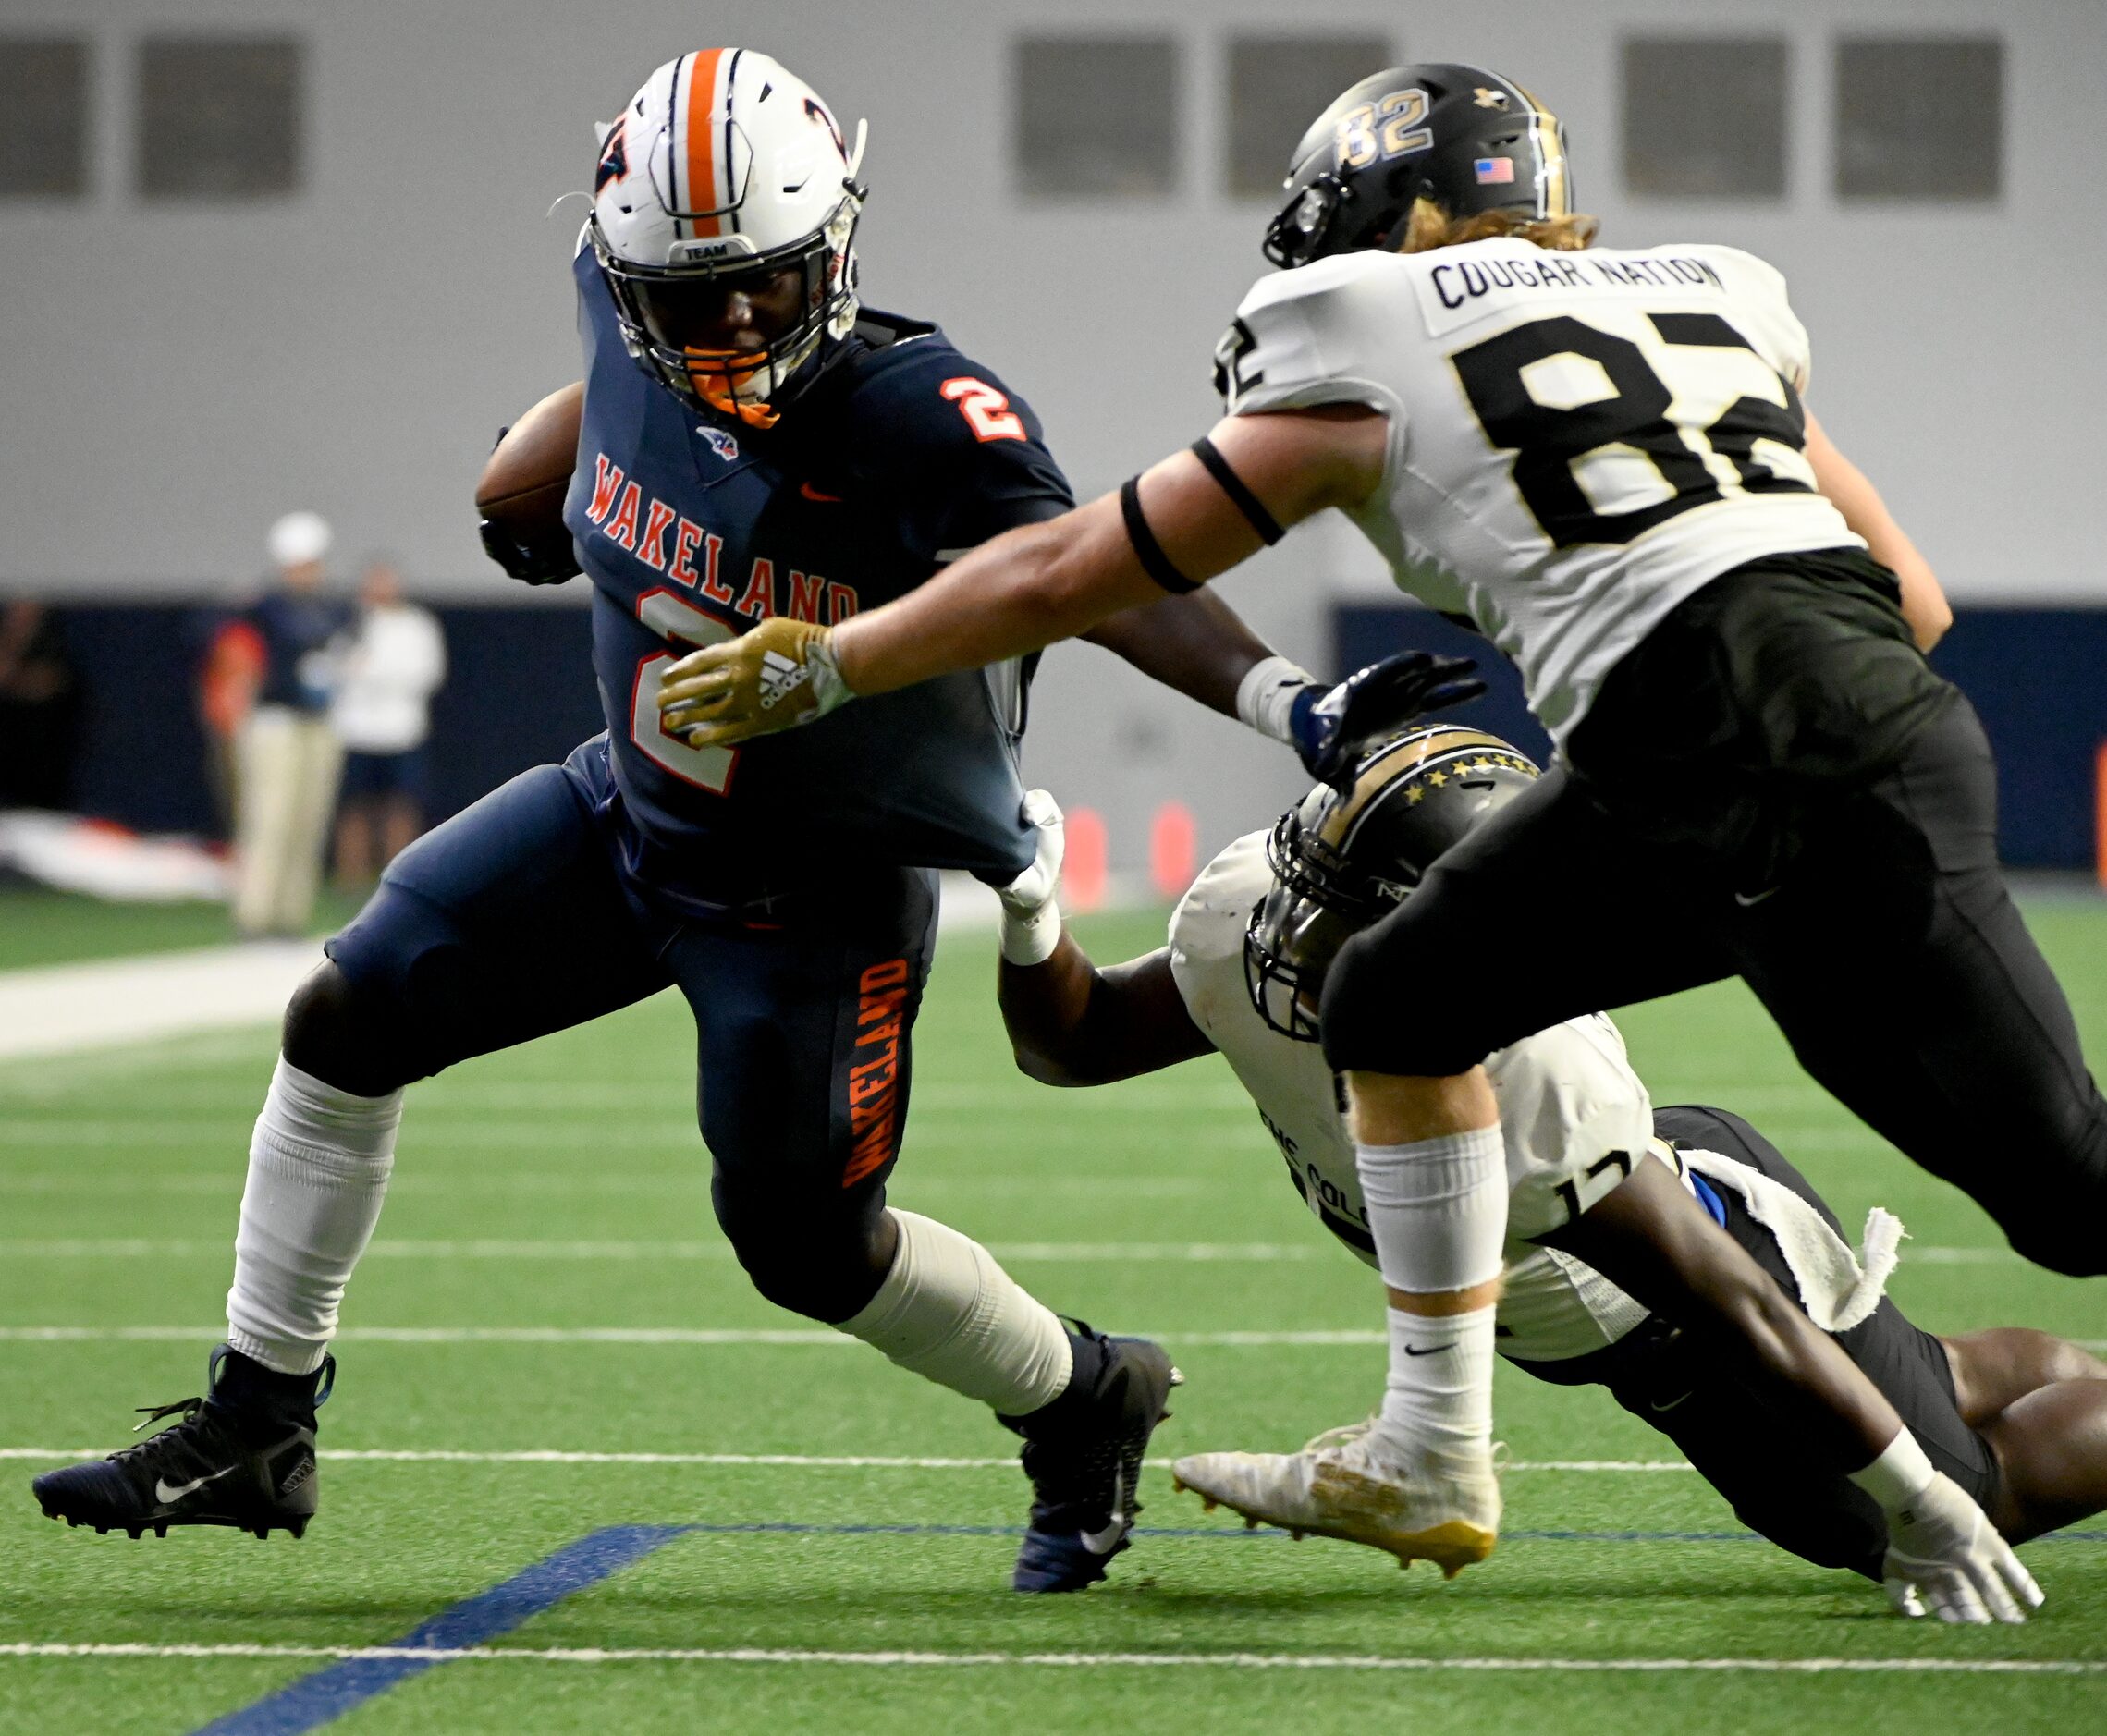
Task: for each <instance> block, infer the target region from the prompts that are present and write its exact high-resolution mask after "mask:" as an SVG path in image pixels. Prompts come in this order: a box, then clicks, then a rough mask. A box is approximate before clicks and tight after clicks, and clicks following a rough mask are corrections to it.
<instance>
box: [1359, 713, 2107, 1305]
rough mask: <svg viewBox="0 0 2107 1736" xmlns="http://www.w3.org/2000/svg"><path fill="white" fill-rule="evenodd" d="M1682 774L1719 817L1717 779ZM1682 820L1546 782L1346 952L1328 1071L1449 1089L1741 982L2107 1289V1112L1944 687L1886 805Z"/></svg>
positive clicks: (1827, 1070)
mask: <svg viewBox="0 0 2107 1736" xmlns="http://www.w3.org/2000/svg"><path fill="white" fill-rule="evenodd" d="M1612 679H1614V678H1612ZM1933 679H1935V678H1933ZM1941 685H1942V686H1943V684H1941ZM1675 775H1676V776H1684V777H1687V778H1689V779H1691V780H1692V781H1693V782H1694V783H1697V784H1699V785H1703V786H1704V789H1702V790H1700V793H1699V794H1698V796H1697V801H1698V802H1699V803H1703V802H1706V801H1709V800H1710V795H1709V789H1710V786H1709V783H1707V781H1706V779H1707V774H1706V766H1705V764H1704V756H1703V755H1700V756H1699V757H1698V758H1697V760H1696V761H1694V762H1691V763H1687V764H1684V765H1683V766H1682V767H1681V768H1680V769H1679V771H1678V772H1677V773H1676V774H1675ZM1734 776H1735V773H1734V771H1733V767H1731V766H1729V767H1727V768H1726V769H1725V770H1724V771H1723V772H1722V774H1721V778H1720V780H1719V781H1720V782H1721V783H1722V784H1731V783H1732V782H1733V778H1734ZM1674 794H1675V792H1674V791H1672V790H1669V791H1665V792H1663V793H1662V802H1663V806H1664V807H1666V808H1669V809H1671V810H1673V809H1674V808H1675V802H1674ZM1690 814H1691V811H1690V810H1689V809H1688V808H1687V807H1685V808H1684V809H1682V810H1680V811H1678V812H1673V813H1671V815H1670V819H1669V822H1668V823H1667V824H1665V825H1661V826H1660V827H1658V828H1652V829H1650V830H1649V828H1648V825H1646V824H1645V820H1644V817H1643V816H1639V817H1635V813H1634V811H1633V808H1632V805H1631V801H1630V798H1629V796H1628V795H1627V794H1626V793H1625V792H1624V791H1623V790H1618V791H1615V792H1613V793H1612V794H1611V797H1610V798H1609V799H1608V800H1605V798H1604V796H1603V793H1602V791H1601V789H1599V786H1596V785H1593V784H1591V783H1590V782H1589V781H1588V780H1587V779H1586V778H1585V777H1582V776H1576V775H1575V774H1574V772H1572V771H1570V770H1568V769H1565V768H1561V769H1559V770H1555V771H1553V772H1551V773H1550V774H1549V775H1548V776H1545V777H1544V778H1543V779H1542V780H1541V781H1540V782H1539V783H1538V784H1537V786H1536V787H1535V788H1534V789H1530V790H1529V791H1527V792H1525V794H1524V795H1523V796H1521V797H1520V798H1519V799H1517V800H1516V801H1513V802H1512V803H1511V804H1509V805H1508V806H1507V807H1506V808H1504V809H1502V810H1501V812H1500V813H1497V814H1496V815H1494V816H1493V817H1492V818H1491V819H1490V820H1488V822H1487V823H1486V824H1485V825H1483V826H1482V827H1480V828H1479V829H1478V830H1477V831H1476V832H1473V833H1472V834H1471V835H1470V836H1469V837H1467V838H1465V839H1464V841H1463V842H1462V843H1461V844H1459V845H1458V846H1456V848H1454V849H1453V850H1450V851H1449V852H1448V853H1447V854H1446V855H1444V856H1443V857H1441V858H1440V860H1439V862H1437V863H1436V864H1435V866H1434V867H1433V869H1432V870H1431V871H1430V872H1429V873H1428V874H1427V878H1426V880H1425V882H1424V883H1423V884H1422V886H1421V887H1420V888H1419V890H1417V891H1416V892H1415V893H1414V894H1413V895H1412V897H1410V898H1409V899H1406V900H1405V901H1404V903H1403V905H1401V906H1400V907H1399V909H1398V910H1397V911H1395V912H1393V913H1392V914H1391V915H1390V917H1388V918H1386V919H1385V920H1384V921H1383V922H1381V923H1378V924H1377V925H1376V926H1375V927H1373V928H1371V929H1369V930H1367V931H1366V932H1365V933H1363V934H1362V935H1357V936H1356V937H1355V938H1354V940H1353V941H1351V942H1349V943H1348V945H1347V947H1346V948H1345V949H1343V950H1342V951H1341V954H1340V957H1339V960H1338V961H1337V963H1335V964H1334V965H1333V967H1332V969H1331V972H1330V973H1329V978H1328V980H1327V982H1326V984H1325V993H1324V1004H1323V1034H1324V1047H1325V1055H1326V1057H1327V1058H1328V1059H1329V1061H1330V1063H1331V1065H1332V1066H1333V1067H1334V1068H1338V1069H1341V1070H1346V1069H1358V1070H1367V1071H1371V1072H1380V1073H1392V1074H1403V1075H1411V1076H1420V1077H1439V1076H1445V1075H1449V1074H1453V1073H1459V1072H1464V1071H1466V1070H1468V1069H1469V1068H1471V1067H1472V1066H1473V1065H1475V1064H1476V1062H1478V1061H1480V1060H1482V1059H1483V1058H1484V1057H1486V1056H1487V1055H1488V1054H1490V1053H1491V1052H1492V1051H1493V1050H1495V1049H1498V1048H1502V1047H1504V1046H1506V1045H1508V1044H1510V1043H1513V1042H1514V1041H1515V1040H1516V1039H1518V1038H1520V1037H1524V1036H1526V1035H1528V1034H1530V1033H1533V1032H1537V1031H1540V1030H1542V1029H1544V1028H1545V1027H1546V1026H1548V1025H1551V1024H1555V1023H1557V1022H1559V1021H1562V1020H1564V1019H1569V1018H1573V1017H1574V1016H1576V1015H1578V1014H1581V1013H1585V1012H1589V1011H1593V1010H1595V1009H1599V1008H1615V1007H1620V1006H1625V1005H1628V1004H1630V1003H1633V1002H1635V1001H1644V1000H1651V999H1654V998H1656V997H1658V996H1663V995H1672V994H1674V993H1676V992H1678V991H1679V990H1682V989H1686V988H1692V987H1695V986H1697V984H1703V983H1709V982H1714V981H1716V980H1718V979H1720V978H1721V977H1726V976H1733V975H1739V976H1741V977H1742V978H1744V979H1745V980H1746V982H1747V984H1748V985H1749V987H1750V988H1752V989H1753V990H1754V991H1755V992H1756V994H1757V996H1758V997H1759V998H1760V999H1761V1000H1762V1002H1763V1004H1764V1006H1765V1007H1766V1008H1768V1009H1770V1014H1771V1016H1772V1017H1773V1018H1774V1019H1776V1021H1778V1025H1779V1028H1780V1030H1782V1032H1783V1033H1784V1034H1785V1036H1786V1038H1787V1040H1788V1041H1789V1042H1790V1043H1791V1044H1792V1045H1793V1050H1794V1053H1795V1055H1796V1056H1797V1057H1799V1060H1800V1063H1801V1065H1802V1066H1804V1067H1805V1068H1806V1069H1807V1071H1808V1072H1809V1073H1811V1074H1812V1075H1813V1076H1814V1077H1815V1078H1816V1079H1817V1080H1818V1081H1819V1082H1821V1084H1823V1085H1824V1086H1826V1087H1827V1088H1828V1089H1829V1090H1830V1091H1831V1092H1832V1093H1833V1094H1835V1095H1836V1096H1837V1097H1838V1098H1840V1099H1841V1100H1842V1101H1843V1102H1844V1104H1845V1105H1847V1106H1849V1107H1850V1108H1851V1109H1853V1110H1854V1111H1855V1112H1856V1114H1858V1115H1859V1116H1860V1117H1862V1118H1863V1119H1865V1121H1866V1122H1867V1123H1868V1125H1869V1126H1870V1127H1872V1128H1873V1129H1874V1130H1875V1131H1878V1132H1879V1133H1880V1134H1881V1135H1882V1136H1883V1137H1885V1138H1886V1139H1888V1140H1890V1141H1892V1142H1893V1143H1894V1144H1895V1145H1896V1146H1898V1147H1899V1148H1900V1149H1901V1150H1902V1151H1904V1152H1905V1153H1906V1154H1907V1155H1909V1156H1910V1157H1912V1158H1914V1159H1915V1160H1916V1161H1917V1163H1919V1164H1921V1165H1922V1166H1923V1167H1924V1168H1927V1169H1929V1171H1930V1172H1931V1173H1932V1174H1934V1175H1936V1176H1939V1177H1942V1179H1944V1180H1948V1181H1951V1182H1953V1183H1954V1185H1955V1186H1957V1187H1959V1188H1961V1189H1962V1190H1963V1191H1965V1192H1967V1193H1968V1194H1969V1195H1971V1196H1972V1197H1973V1198H1974V1199H1975V1200H1976V1201H1977V1202H1978V1204H1981V1205H1982V1207H1983V1208H1984V1209H1985V1210H1986V1211H1988V1212H1989V1213H1990V1215H1991V1216H1992V1217H1994V1218H1995V1219H1996V1220H1997V1222H1998V1224H1999V1226H2000V1227H2001V1228H2002V1229H2003V1231H2004V1233H2005V1235H2006V1236H2007V1238H2009V1240H2010V1241H2011V1243H2012V1245H2013V1247H2014V1248H2015V1249H2016V1250H2017V1251H2018V1252H2019V1253H2022V1254H2025V1255H2026V1256H2027V1258H2028V1259H2031V1260H2034V1261H2037V1262H2039V1263H2040V1265H2045V1266H2048V1267H2051V1268H2052V1269H2053V1270H2055V1271H2059V1272H2065V1273H2070V1274H2073V1275H2080V1276H2083V1275H2093V1274H2098V1273H2102V1272H2107V1101H2103V1100H2102V1098H2101V1094H2100V1091H2099V1089H2098V1087H2097V1086H2096V1085H2095V1084H2094V1082H2093V1081H2092V1078H2091V1075H2090V1074H2089V1072H2088V1070H2087V1069H2086V1065H2085V1059H2084V1056H2083V1054H2082V1052H2081V1050H2080V1048H2079V1045H2078V1039H2077V1031H2076V1025H2075V1023H2074V1021H2073V1020H2072V1018H2071V1012H2070V1008H2069V1005H2068V1003H2067V1002H2066V1001H2065V999H2064V995H2063V991H2062V989H2061V987H2060V986H2059V985H2058V984H2057V982H2056V979H2055V977H2054V975H2053V974H2052V972H2051V971H2050V970H2049V967H2048V965H2047V963H2046V962H2045V961H2044V960H2042V958H2041V955H2040V951H2039V950H2038V949H2037V948H2036V947H2035V945H2034V942H2033V939H2032V937H2031V936H2030V935H2028V934H2027V928H2026V924H2025V923H2023V922H2022V921H2021V920H2020V916H2019V912H2018V911H2017V910H2016V909H2015V907H2014V905H2013V903H2012V899H2011V898H2010V896H2009V894H2008V893H2007V892H2006V890H2005V887H2004V883H2003V877H2002V875H2001V874H2000V872H1999V868H1998V862H1997V850H1996V784H1995V771H1994V766H1993V764H1992V762H1991V752H1990V744H1989V742H1988V741H1987V740H1986V739H1985V738H1984V735H1983V732H1982V727H1981V725H1980V724H1979V722H1978V720H1977V718H1976V715H1975V712H1974V709H1973V708H1972V707H1971V706H1970V705H1969V704H1968V703H1967V702H1966V700H1965V699H1964V698H1963V697H1962V696H1961V695H1960V694H1959V693H1958V692H1957V691H1953V690H1951V689H1947V690H1946V696H1945V698H1944V699H1943V700H1942V701H1941V703H1938V704H1937V705H1936V706H1935V707H1933V708H1932V713H1931V716H1930V718H1929V722H1923V723H1919V724H1917V726H1916V727H1915V728H1914V733H1912V734H1910V735H1909V737H1908V739H1907V740H1906V741H1905V742H1904V743H1902V744H1901V745H1900V747H1899V748H1898V749H1897V750H1896V751H1895V754H1894V756H1893V764H1891V765H1890V766H1889V767H1888V769H1886V771H1885V772H1884V773H1882V774H1881V775H1880V776H1875V777H1873V778H1872V780H1871V781H1870V782H1869V783H1867V784H1864V785H1862V786H1861V787H1858V788H1856V789H1853V788H1848V787H1844V788H1839V787H1838V786H1837V784H1836V783H1834V782H1831V783H1830V784H1827V785H1818V784H1805V783H1804V784H1802V785H1800V786H1798V787H1796V788H1795V791H1794V793H1793V794H1792V796H1791V798H1790V800H1789V801H1788V802H1786V803H1785V818H1784V819H1783V820H1782V821H1778V823H1777V824H1775V825H1770V827H1769V829H1770V833H1772V834H1774V836H1770V837H1767V838H1758V839H1757V840H1756V842H1755V843H1753V844H1752V843H1751V841H1750V837H1749V834H1748V832H1747V830H1746V828H1734V827H1730V828H1727V829H1726V830H1723V831H1721V833H1720V834H1719V837H1720V838H1721V842H1719V843H1718V844H1717V845H1716V846H1709V845H1708V842H1707V841H1706V839H1705V838H1704V837H1702V836H1701V834H1702V833H1703V831H1704V827H1703V826H1702V825H1697V824H1695V823H1691V824H1687V825H1686V824H1684V822H1687V821H1690ZM1771 818H1772V819H1773V820H1775V819H1776V815H1775V814H1773V815H1772V816H1771ZM1765 824H1766V825H1768V824H1769V823H1768V822H1766V823H1765ZM1764 829H1765V826H1764V825H1758V826H1757V828H1756V830H1757V831H1758V832H1761V831H1763V830H1764ZM1401 998H1402V1001H1403V1004H1405V1005H1409V1007H1410V1008H1411V1009H1412V1010H1413V1013H1414V1015H1415V1016H1412V1017H1403V1016H1401V1015H1400V1011H1399V1009H1400V1006H1401Z"/></svg>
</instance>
